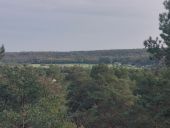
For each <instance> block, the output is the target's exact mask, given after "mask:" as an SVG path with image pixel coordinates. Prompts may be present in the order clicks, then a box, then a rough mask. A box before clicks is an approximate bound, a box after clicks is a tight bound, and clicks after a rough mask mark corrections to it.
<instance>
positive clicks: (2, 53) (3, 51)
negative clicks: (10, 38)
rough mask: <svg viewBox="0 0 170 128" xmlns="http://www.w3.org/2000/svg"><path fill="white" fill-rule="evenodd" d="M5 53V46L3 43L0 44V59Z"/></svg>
mask: <svg viewBox="0 0 170 128" xmlns="http://www.w3.org/2000/svg"><path fill="white" fill-rule="evenodd" d="M4 55H5V47H4V45H2V46H1V48H0V59H2V58H3V57H4Z"/></svg>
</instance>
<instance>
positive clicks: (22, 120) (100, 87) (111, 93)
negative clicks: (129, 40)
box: [0, 65, 170, 128]
mask: <svg viewBox="0 0 170 128" xmlns="http://www.w3.org/2000/svg"><path fill="white" fill-rule="evenodd" d="M169 76H170V70H169V69H168V70H167V69H166V70H165V69H162V70H159V72H158V71H155V70H149V69H141V68H140V69H133V68H132V69H130V68H126V67H122V66H120V67H114V66H113V67H108V66H107V65H96V66H93V67H92V69H90V68H83V67H81V66H74V67H64V68H61V67H57V66H54V65H53V66H50V68H41V67H39V68H33V67H28V66H13V67H11V66H7V65H6V66H1V67H0V91H1V93H0V127H1V128H77V127H78V128H169V126H170V100H169V99H170V86H169V85H170V79H169Z"/></svg>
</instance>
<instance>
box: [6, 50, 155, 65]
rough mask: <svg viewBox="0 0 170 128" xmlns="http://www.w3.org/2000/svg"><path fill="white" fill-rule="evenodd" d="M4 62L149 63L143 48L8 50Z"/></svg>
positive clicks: (150, 62)
mask: <svg viewBox="0 0 170 128" xmlns="http://www.w3.org/2000/svg"><path fill="white" fill-rule="evenodd" d="M3 62H5V63H20V64H24V63H26V64H68V63H69V64H74V63H80V64H81V63H82V64H101V63H104V64H115V63H116V64H130V65H136V66H145V65H151V64H153V62H152V61H151V60H150V59H149V54H148V53H147V52H146V50H145V49H124V50H97V51H74V52H8V53H6V55H5V57H4V58H3Z"/></svg>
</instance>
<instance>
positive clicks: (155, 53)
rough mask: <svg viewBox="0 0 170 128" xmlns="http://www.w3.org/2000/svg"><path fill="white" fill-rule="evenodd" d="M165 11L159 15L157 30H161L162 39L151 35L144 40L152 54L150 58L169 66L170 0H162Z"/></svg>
mask: <svg viewBox="0 0 170 128" xmlns="http://www.w3.org/2000/svg"><path fill="white" fill-rule="evenodd" d="M164 7H165V9H166V11H165V12H164V13H162V14H160V15H159V22H160V23H159V30H161V34H160V36H161V38H162V40H163V41H161V40H159V39H158V38H156V40H153V39H152V38H151V37H150V38H149V39H148V40H145V41H144V46H145V48H147V51H148V52H149V53H151V54H152V59H158V60H159V61H160V60H162V61H164V62H165V64H166V66H168V67H169V66H170V0H165V1H164Z"/></svg>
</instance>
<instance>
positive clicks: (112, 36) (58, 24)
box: [0, 0, 164, 52]
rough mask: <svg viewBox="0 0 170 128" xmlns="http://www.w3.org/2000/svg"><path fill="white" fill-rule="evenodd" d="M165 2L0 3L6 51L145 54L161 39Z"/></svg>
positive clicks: (0, 0) (0, 27)
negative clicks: (149, 43) (150, 41)
mask: <svg viewBox="0 0 170 128" xmlns="http://www.w3.org/2000/svg"><path fill="white" fill-rule="evenodd" d="M162 3H163V0H0V44H4V45H5V48H6V51H8V52H13V51H17V52H19V51H79V50H83V51H84V50H104V49H132V48H143V41H144V40H145V39H147V38H148V37H149V36H153V37H156V36H158V35H159V33H160V32H159V29H158V28H159V21H158V17H159V13H161V12H163V11H164V9H163V5H162Z"/></svg>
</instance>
